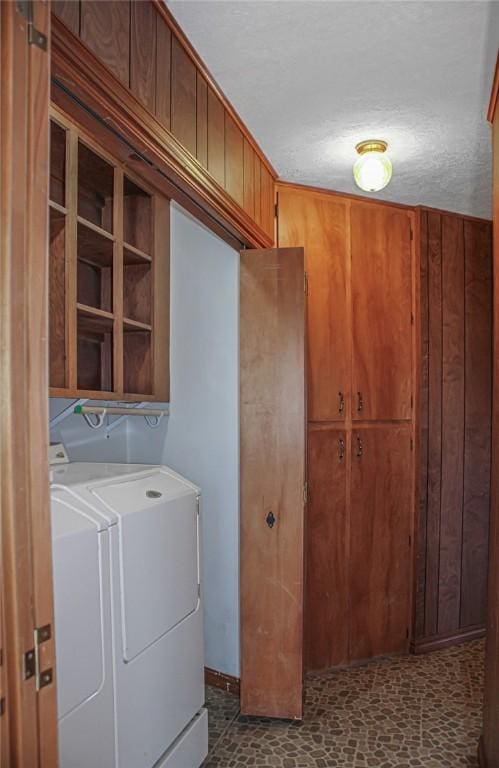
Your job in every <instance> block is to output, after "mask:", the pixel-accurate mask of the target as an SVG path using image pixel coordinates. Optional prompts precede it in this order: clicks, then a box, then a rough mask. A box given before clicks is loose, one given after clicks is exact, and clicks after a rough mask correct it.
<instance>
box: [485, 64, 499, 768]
mask: <svg viewBox="0 0 499 768" xmlns="http://www.w3.org/2000/svg"><path fill="white" fill-rule="evenodd" d="M498 93H499V59H498V65H497V66H496V76H495V78H494V88H493V92H492V99H491V112H490V113H489V115H490V116H489V119H493V127H492V136H493V172H492V177H493V188H494V197H493V200H494V203H493V210H494V224H493V236H494V267H493V307H494V321H493V322H494V332H493V338H494V342H493V344H494V347H493V350H494V351H493V361H494V364H493V413H492V490H491V525H490V561H489V588H488V598H489V599H488V612H487V651H486V660H485V690H484V702H485V706H484V719H483V738H482V743H481V747H482V749H481V754H482V756H483V758H484V760H485V761H486V762H484V764H483V765H482V768H499V111H498V110H497V105H496V100H497V95H498Z"/></svg>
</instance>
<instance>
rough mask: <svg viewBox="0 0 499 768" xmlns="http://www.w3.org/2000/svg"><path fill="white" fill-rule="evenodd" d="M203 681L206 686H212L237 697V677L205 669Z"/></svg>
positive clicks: (239, 684)
mask: <svg viewBox="0 0 499 768" xmlns="http://www.w3.org/2000/svg"><path fill="white" fill-rule="evenodd" d="M204 681H205V683H206V685H213V686H214V687H215V688H221V689H222V690H224V691H227V693H233V694H235V695H236V696H239V691H240V688H241V681H240V680H239V678H238V677H233V676H232V675H226V674H225V673H224V672H217V670H216V669H210V667H205V668H204Z"/></svg>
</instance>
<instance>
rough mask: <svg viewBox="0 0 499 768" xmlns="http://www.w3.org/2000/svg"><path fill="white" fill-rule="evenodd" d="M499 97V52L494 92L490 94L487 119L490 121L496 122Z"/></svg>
mask: <svg viewBox="0 0 499 768" xmlns="http://www.w3.org/2000/svg"><path fill="white" fill-rule="evenodd" d="M498 98H499V53H498V54H497V59H496V69H495V72H494V79H493V81H492V92H491V94H490V101H489V109H488V112H487V120H488V121H489V123H493V122H494V116H495V113H496V106H497V100H498Z"/></svg>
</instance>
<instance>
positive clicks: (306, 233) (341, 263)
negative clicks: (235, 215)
mask: <svg viewBox="0 0 499 768" xmlns="http://www.w3.org/2000/svg"><path fill="white" fill-rule="evenodd" d="M347 206H348V203H347V202H346V201H345V200H338V199H337V198H335V197H332V196H331V195H321V194H315V193H312V192H304V191H301V190H294V189H287V188H280V189H279V233H278V234H279V245H280V246H288V247H292V246H303V247H304V248H305V269H306V271H307V278H308V297H307V342H308V382H307V387H308V419H309V421H343V420H344V418H345V413H346V408H347V403H346V397H347V396H348V393H349V389H350V388H349V370H348V368H349V340H348V330H347V329H348V313H347V231H348V229H347V215H348V207H347Z"/></svg>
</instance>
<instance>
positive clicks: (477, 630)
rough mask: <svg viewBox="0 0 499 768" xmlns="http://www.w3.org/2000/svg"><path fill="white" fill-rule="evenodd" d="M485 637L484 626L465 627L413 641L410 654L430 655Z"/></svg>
mask: <svg viewBox="0 0 499 768" xmlns="http://www.w3.org/2000/svg"><path fill="white" fill-rule="evenodd" d="M482 637H485V626H484V625H482V624H480V625H477V626H474V627H466V628H465V629H459V630H457V631H455V632H450V633H448V634H446V635H433V636H431V637H422V638H420V639H416V640H413V641H412V643H411V653H415V654H419V653H430V651H440V650H442V649H443V648H449V647H450V646H452V645H459V644H460V643H466V642H468V641H469V640H479V639H480V638H482Z"/></svg>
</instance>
